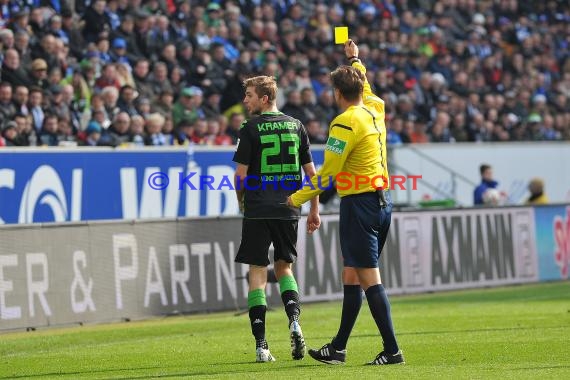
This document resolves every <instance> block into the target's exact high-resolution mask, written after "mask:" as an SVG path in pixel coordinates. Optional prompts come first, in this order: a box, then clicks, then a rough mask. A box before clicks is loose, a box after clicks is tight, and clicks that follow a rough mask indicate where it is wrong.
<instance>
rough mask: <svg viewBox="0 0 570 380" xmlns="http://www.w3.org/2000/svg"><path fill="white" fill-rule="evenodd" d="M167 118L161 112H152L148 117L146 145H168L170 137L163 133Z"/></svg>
mask: <svg viewBox="0 0 570 380" xmlns="http://www.w3.org/2000/svg"><path fill="white" fill-rule="evenodd" d="M164 122H165V118H164V116H162V115H161V114H159V113H152V114H150V115H148V117H147V119H146V139H145V145H152V146H161V145H168V139H167V138H166V136H164V135H163V134H162V128H163V127H164Z"/></svg>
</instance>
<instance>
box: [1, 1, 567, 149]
mask: <svg viewBox="0 0 570 380" xmlns="http://www.w3.org/2000/svg"><path fill="white" fill-rule="evenodd" d="M0 10H1V12H0V44H1V49H0V63H1V65H0V67H1V82H0V126H1V127H0V128H1V134H0V146H36V145H46V146H57V145H86V146H97V145H99V146H122V145H135V146H139V145H140V146H142V145H154V146H156V145H185V144H189V143H190V142H193V143H195V144H204V145H229V144H235V143H236V141H237V135H238V130H239V128H240V125H241V123H242V121H243V120H244V118H246V117H247V115H246V114H245V110H244V108H243V107H242V105H241V100H242V96H243V89H242V86H241V83H242V81H243V79H245V78H247V77H250V76H253V75H259V74H263V75H272V76H275V77H276V78H277V80H278V84H279V88H280V96H279V99H278V107H279V109H281V110H282V111H283V112H285V113H287V114H289V115H291V116H293V117H295V118H297V119H299V120H301V121H302V122H303V123H304V124H305V125H306V127H307V130H308V132H309V134H310V137H311V142H312V143H324V142H325V141H326V138H327V128H328V124H329V122H330V121H331V120H332V118H333V117H334V116H335V115H336V114H337V109H336V108H335V105H334V99H333V95H332V92H331V91H330V88H331V84H330V79H329V76H328V74H329V72H330V71H331V70H332V69H334V68H335V67H336V66H337V65H339V64H346V60H345V57H344V54H343V49H342V47H341V46H339V45H334V40H333V27H334V26H341V25H347V26H348V27H349V31H350V37H351V38H353V39H355V40H356V41H357V42H358V45H359V47H360V58H361V59H362V60H363V62H365V63H366V66H367V67H368V73H367V76H368V79H369V81H370V83H371V84H372V86H373V90H374V92H375V93H377V94H379V95H380V96H381V97H382V98H383V99H384V100H385V102H386V112H387V117H386V119H387V126H388V141H389V144H400V143H423V142H462V141H539V140H570V59H569V57H570V3H569V2H568V1H564V0H560V1H554V0H545V1H516V0H486V1H485V0H481V1H475V0H439V1H435V0H407V1H406V0H400V1H398V0H370V1H358V0H350V1H346V0H337V1H326V2H325V1H301V0H299V1H294V0H266V1H260V0H257V1H256V0H251V1H246V0H234V1H219V2H215V1H194V0H186V1H177V0H75V2H73V3H66V1H65V0H0Z"/></svg>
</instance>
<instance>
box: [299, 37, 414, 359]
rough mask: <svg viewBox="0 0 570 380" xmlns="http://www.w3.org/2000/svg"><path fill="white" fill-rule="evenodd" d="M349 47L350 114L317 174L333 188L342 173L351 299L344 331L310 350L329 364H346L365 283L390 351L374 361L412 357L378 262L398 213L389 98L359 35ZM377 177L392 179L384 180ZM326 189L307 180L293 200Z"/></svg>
mask: <svg viewBox="0 0 570 380" xmlns="http://www.w3.org/2000/svg"><path fill="white" fill-rule="evenodd" d="M344 49H345V54H346V56H347V58H348V59H349V62H350V66H340V67H338V68H337V69H336V70H335V71H333V72H332V73H331V80H332V83H333V89H334V96H335V100H336V103H337V105H338V106H339V108H340V109H341V110H342V113H341V114H340V115H338V116H337V117H336V118H335V119H334V120H333V121H332V122H331V125H330V129H329V139H328V141H327V144H326V147H325V160H324V163H323V166H322V168H321V169H320V170H319V172H318V173H317V175H316V176H315V178H313V180H312V182H313V183H315V182H316V179H320V180H322V185H323V186H324V187H325V188H326V187H327V186H328V182H329V180H328V179H329V178H330V177H333V178H336V182H337V190H338V194H339V196H340V197H341V203H340V226H339V228H340V233H339V235H340V245H341V251H342V256H343V260H344V268H343V274H342V277H343V283H344V300H343V305H342V316H341V321H340V327H339V330H338V333H337V334H336V336H335V337H334V338H333V340H332V342H330V343H327V344H325V345H324V346H323V347H322V348H321V349H319V350H309V355H311V356H312V357H313V358H314V359H316V360H318V361H320V362H323V363H327V364H342V363H344V362H345V360H346V345H347V341H348V338H349V336H350V333H351V331H352V328H353V327H354V323H355V322H356V318H357V317H358V313H359V311H360V307H361V305H362V294H361V288H362V289H364V292H365V293H366V299H367V300H368V306H369V308H370V312H371V313H372V317H373V318H374V320H375V322H376V325H377V327H378V330H380V334H381V336H382V340H383V349H382V351H381V352H380V353H379V354H378V355H377V356H376V358H375V359H374V360H372V361H371V362H370V363H368V364H372V365H380V364H398V363H404V356H403V355H402V351H401V350H400V348H399V347H398V343H397V341H396V336H395V333H394V328H393V326H392V317H391V312H390V303H389V302H388V297H387V295H386V291H385V290H384V286H383V285H382V281H381V278H380V270H379V268H378V259H379V257H380V253H381V252H382V247H383V246H384V243H385V241H386V237H387V235H388V229H389V228H390V221H391V216H392V200H391V198H390V193H389V192H388V190H387V189H388V186H389V184H388V180H387V178H389V177H388V166H387V163H386V126H385V124H384V101H383V100H382V99H380V98H379V97H377V96H376V95H374V94H373V93H372V91H371V89H370V84H369V83H368V81H367V80H366V68H365V67H364V66H363V65H362V63H361V62H360V60H359V59H358V47H357V45H356V44H355V43H354V41H352V40H349V41H347V42H346V43H345V45H344ZM339 174H341V175H342V183H341V178H340V176H337V175H339ZM374 178H376V180H378V179H384V183H382V181H375V180H373V179H374ZM363 179H364V180H363ZM341 185H342V186H341ZM321 187H322V186H316V185H315V186H313V188H311V187H310V186H304V187H303V188H302V189H301V190H299V191H297V192H296V193H295V194H293V195H292V196H290V197H289V198H288V203H289V204H290V205H292V206H294V207H298V206H299V205H301V204H303V203H305V202H306V201H307V200H309V199H311V198H312V197H314V196H315V195H317V194H319V192H320V191H321V190H320V188H321Z"/></svg>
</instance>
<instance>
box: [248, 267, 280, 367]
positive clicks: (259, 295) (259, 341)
mask: <svg viewBox="0 0 570 380" xmlns="http://www.w3.org/2000/svg"><path fill="white" fill-rule="evenodd" d="M266 285H267V267H261V266H256V265H250V266H249V293H248V294H247V306H248V308H249V322H250V325H251V333H252V334H253V336H254V338H255V349H256V360H257V361H258V362H267V361H274V360H275V359H274V358H273V356H272V355H271V353H270V352H269V345H268V344H267V340H266V339H265V315H266V313H267V301H266V299H265V286H266Z"/></svg>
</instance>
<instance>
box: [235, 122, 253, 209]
mask: <svg viewBox="0 0 570 380" xmlns="http://www.w3.org/2000/svg"><path fill="white" fill-rule="evenodd" d="M245 125H246V124H242V127H241V128H240V130H239V139H238V146H237V149H236V152H235V154H234V158H233V161H234V162H235V163H236V164H237V165H236V171H235V173H234V189H235V191H236V197H237V201H238V205H239V210H240V212H242V213H243V212H244V206H245V205H244V196H245V190H244V188H245V186H244V180H245V178H246V176H247V170H248V168H249V163H250V162H251V154H252V152H251V151H252V144H251V137H250V135H249V133H247V128H245Z"/></svg>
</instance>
